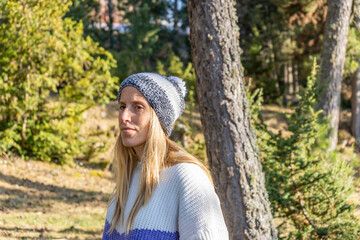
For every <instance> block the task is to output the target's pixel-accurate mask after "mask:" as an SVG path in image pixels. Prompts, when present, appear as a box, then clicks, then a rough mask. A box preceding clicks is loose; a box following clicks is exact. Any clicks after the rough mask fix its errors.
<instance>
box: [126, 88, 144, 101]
mask: <svg viewBox="0 0 360 240" xmlns="http://www.w3.org/2000/svg"><path fill="white" fill-rule="evenodd" d="M123 101H145V102H147V99H146V98H145V97H144V95H142V93H141V92H140V91H139V90H138V89H137V88H135V87H132V86H127V87H124V89H123V90H122V91H121V96H120V102H123Z"/></svg>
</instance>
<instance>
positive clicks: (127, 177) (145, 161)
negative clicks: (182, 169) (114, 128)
mask: <svg viewBox="0 0 360 240" xmlns="http://www.w3.org/2000/svg"><path fill="white" fill-rule="evenodd" d="M175 153H176V154H175ZM137 161H138V159H137V157H136V154H135V151H134V149H133V148H129V147H125V146H124V145H123V143H122V141H121V136H120V135H119V136H118V138H117V141H116V145H115V150H114V161H113V167H114V172H115V182H116V186H115V190H114V197H113V199H114V200H115V201H116V207H115V212H114V215H113V218H112V221H111V227H110V229H109V232H110V233H111V232H112V231H113V230H114V229H115V227H116V225H117V224H118V222H119V221H120V223H121V224H123V223H124V218H125V216H124V209H125V204H126V200H127V197H128V193H129V188H130V181H131V177H132V173H133V170H134V169H135V167H136V166H137ZM140 161H141V162H142V170H141V171H142V172H141V177H140V186H139V191H138V195H137V197H136V200H135V203H134V205H133V207H132V209H131V211H130V214H129V217H128V219H127V222H126V232H129V231H130V230H131V228H132V225H133V223H134V220H135V217H136V215H137V213H138V212H139V210H140V208H141V207H142V206H144V205H146V204H147V203H148V202H149V200H150V198H151V195H152V193H153V192H154V189H155V187H156V184H157V183H158V182H159V176H160V171H161V169H163V168H164V167H170V166H173V165H176V164H178V163H193V164H196V165H198V166H199V167H201V168H202V169H203V170H204V172H205V173H206V174H207V176H208V177H209V179H210V181H211V182H212V178H211V175H210V173H209V171H208V170H207V168H206V167H205V166H204V164H203V163H202V162H200V161H199V160H198V159H197V158H195V157H194V156H192V155H191V154H190V153H188V152H187V151H186V150H184V149H183V148H182V147H180V146H179V145H178V144H176V143H175V142H174V141H172V140H170V139H169V138H168V137H167V136H166V135H165V133H164V131H163V129H162V127H161V124H160V121H159V119H158V117H157V116H156V113H155V111H154V110H153V109H152V108H151V119H150V126H149V132H148V136H147V139H146V142H145V146H144V153H143V156H142V159H141V160H140Z"/></svg>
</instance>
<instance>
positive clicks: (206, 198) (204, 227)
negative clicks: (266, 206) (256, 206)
mask: <svg viewBox="0 0 360 240" xmlns="http://www.w3.org/2000/svg"><path fill="white" fill-rule="evenodd" d="M140 173H141V164H139V165H138V166H137V168H136V169H135V170H134V173H133V177H132V180H131V185H130V190H129V196H128V200H127V202H126V206H125V223H126V221H127V218H128V215H129V213H130V210H131V208H132V206H133V204H134V202H135V198H136V196H137V191H138V187H139V179H140ZM115 205H116V204H115V201H114V200H113V201H112V202H111V204H110V206H109V208H108V211H107V215H106V222H105V228H104V234H103V239H105V240H106V239H131V240H152V239H154V240H172V239H181V240H203V239H204V240H205V239H206V240H215V239H216V240H227V239H228V232H227V229H226V226H225V222H224V218H223V214H222V212H221V208H220V201H219V198H218V196H217V195H216V193H215V190H214V188H213V186H212V185H211V183H210V181H209V179H208V177H207V176H206V174H205V172H204V171H203V170H202V169H201V168H200V167H198V166H197V165H195V164H191V163H180V164H177V165H175V166H172V167H169V168H166V169H163V170H162V171H161V173H160V181H159V183H158V185H157V186H156V188H155V190H154V193H153V195H152V197H151V199H150V201H149V203H148V204H147V205H146V206H143V207H142V208H141V209H140V210H139V212H138V214H137V216H136V218H135V222H134V225H133V230H132V231H130V233H129V234H128V235H125V224H120V222H119V223H118V225H117V226H116V230H115V231H114V232H113V233H112V234H110V235H109V234H108V230H109V228H110V222H111V219H112V216H113V214H114V208H115Z"/></svg>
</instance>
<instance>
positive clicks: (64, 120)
mask: <svg viewBox="0 0 360 240" xmlns="http://www.w3.org/2000/svg"><path fill="white" fill-rule="evenodd" d="M70 4H71V2H70V1H67V2H65V3H64V1H62V0H55V1H47V0H22V1H15V0H11V1H7V2H6V4H3V5H1V12H0V16H1V18H2V21H3V22H2V24H1V26H0V53H1V55H0V66H1V75H0V150H1V153H9V152H16V153H18V154H20V155H25V156H31V157H35V158H37V159H40V160H46V161H50V160H56V161H58V162H60V163H63V162H65V161H67V160H71V159H73V157H74V156H76V155H77V154H79V153H80V151H81V152H84V151H85V149H83V148H81V147H80V145H79V144H80V141H79V139H77V134H78V131H79V125H80V122H81V119H82V117H81V116H82V115H81V114H82V113H83V112H84V111H85V110H86V109H88V108H89V107H91V106H94V105H95V104H98V103H104V102H106V101H108V100H109V98H110V97H111V96H113V92H114V90H115V84H116V83H117V79H116V78H113V77H112V76H111V74H110V69H111V68H112V67H114V66H115V61H114V59H113V58H112V56H111V54H110V53H109V52H107V51H105V50H104V49H103V48H102V47H99V46H98V44H97V43H95V42H94V41H93V40H92V39H91V38H90V37H87V38H86V39H85V38H84V37H83V26H82V24H81V23H76V22H74V21H72V20H70V19H68V18H65V19H63V17H64V15H65V13H66V12H67V11H68V7H69V5H70Z"/></svg>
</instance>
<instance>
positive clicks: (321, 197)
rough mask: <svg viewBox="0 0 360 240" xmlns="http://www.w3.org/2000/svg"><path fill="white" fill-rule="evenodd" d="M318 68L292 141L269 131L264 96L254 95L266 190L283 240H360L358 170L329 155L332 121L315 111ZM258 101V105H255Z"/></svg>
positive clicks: (291, 122)
mask: <svg viewBox="0 0 360 240" xmlns="http://www.w3.org/2000/svg"><path fill="white" fill-rule="evenodd" d="M316 71H317V69H316V67H315V66H314V67H313V70H312V74H311V76H310V77H309V78H308V82H307V87H306V88H304V89H302V90H301V93H300V97H301V98H300V102H299V105H298V106H297V107H296V109H295V111H294V113H292V114H291V115H289V116H288V131H289V132H290V136H288V137H284V136H282V133H281V132H280V133H278V134H274V133H272V132H270V131H269V130H268V129H267V127H266V125H265V124H264V122H263V121H262V119H261V114H260V107H261V104H260V102H261V99H262V95H261V92H257V93H255V94H256V95H254V94H253V95H251V96H250V95H249V93H248V96H249V97H250V103H251V104H252V117H253V119H255V121H254V126H255V129H256V130H257V134H258V141H259V146H260V149H261V158H262V164H263V169H264V171H265V175H266V187H267V190H268V193H269V198H270V201H271V204H272V208H273V214H274V217H275V218H278V220H276V221H278V222H279V223H280V224H279V225H278V230H279V237H280V238H284V239H356V237H357V236H359V235H360V226H359V223H358V220H357V219H356V218H355V217H354V215H353V207H354V206H352V205H351V204H349V203H348V202H347V200H348V196H349V195H350V194H351V193H352V192H353V191H354V188H353V186H354V180H353V174H354V170H353V168H352V166H351V164H349V162H351V160H352V158H354V157H355V155H354V156H350V157H349V158H350V159H347V158H346V157H345V156H344V155H343V154H341V153H340V152H336V151H327V149H328V146H329V141H328V136H329V134H330V129H329V124H328V119H324V118H322V117H321V116H320V115H321V112H320V111H316V110H315V105H316V100H317V97H318V96H317V90H316V85H315V84H314V83H315V80H316ZM255 98H257V100H256V101H255Z"/></svg>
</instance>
